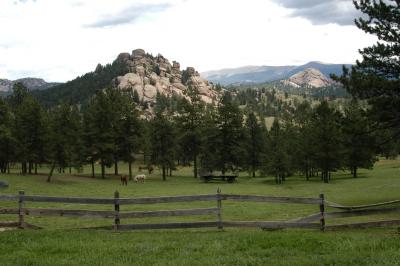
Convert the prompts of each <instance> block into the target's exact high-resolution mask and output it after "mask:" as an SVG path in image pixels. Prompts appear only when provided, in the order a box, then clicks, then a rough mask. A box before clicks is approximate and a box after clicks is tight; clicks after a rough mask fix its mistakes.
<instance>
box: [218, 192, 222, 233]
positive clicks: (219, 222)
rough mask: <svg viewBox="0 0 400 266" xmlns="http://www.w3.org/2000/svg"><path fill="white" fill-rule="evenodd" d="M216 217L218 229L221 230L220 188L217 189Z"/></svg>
mask: <svg viewBox="0 0 400 266" xmlns="http://www.w3.org/2000/svg"><path fill="white" fill-rule="evenodd" d="M217 208H218V210H217V218H218V229H220V230H222V229H223V224H222V215H221V212H222V199H221V189H220V188H218V189H217Z"/></svg>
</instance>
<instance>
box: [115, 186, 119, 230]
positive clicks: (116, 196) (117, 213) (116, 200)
mask: <svg viewBox="0 0 400 266" xmlns="http://www.w3.org/2000/svg"><path fill="white" fill-rule="evenodd" d="M114 211H115V219H114V230H115V231H117V230H118V228H119V224H120V220H119V192H118V191H115V192H114Z"/></svg>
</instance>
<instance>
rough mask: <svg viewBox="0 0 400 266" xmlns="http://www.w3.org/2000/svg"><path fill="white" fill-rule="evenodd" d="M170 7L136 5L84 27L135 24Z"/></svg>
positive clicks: (165, 4)
mask: <svg viewBox="0 0 400 266" xmlns="http://www.w3.org/2000/svg"><path fill="white" fill-rule="evenodd" d="M170 7H171V4H168V3H161V4H136V5H132V6H130V7H128V8H125V9H124V10H122V11H120V12H118V13H115V14H108V15H106V16H103V17H102V18H100V19H99V20H97V21H96V22H93V23H91V24H87V25H85V26H86V27H88V28H106V27H114V26H118V25H123V24H129V23H132V22H135V21H136V20H138V19H139V18H141V17H144V16H146V15H148V14H151V13H156V12H162V11H164V10H166V9H168V8H170Z"/></svg>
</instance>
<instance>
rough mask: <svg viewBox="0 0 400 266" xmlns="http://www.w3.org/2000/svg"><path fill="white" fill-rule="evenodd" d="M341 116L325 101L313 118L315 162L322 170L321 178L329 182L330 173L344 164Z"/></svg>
mask: <svg viewBox="0 0 400 266" xmlns="http://www.w3.org/2000/svg"><path fill="white" fill-rule="evenodd" d="M340 119H341V116H340V114H339V113H338V112H336V111H335V110H333V109H332V108H330V107H329V105H328V103H327V102H326V101H323V102H322V103H321V104H320V105H319V106H318V107H317V108H316V109H315V111H314V114H313V118H312V122H311V123H312V124H311V127H312V136H313V142H314V143H315V144H314V162H315V165H316V167H317V168H318V169H320V170H321V172H322V176H321V178H322V179H323V180H324V182H325V183H328V182H329V178H330V172H332V171H336V170H338V169H340V167H341V166H342V163H343V156H344V149H343V143H342V132H341V128H340Z"/></svg>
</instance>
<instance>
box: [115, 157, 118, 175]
mask: <svg viewBox="0 0 400 266" xmlns="http://www.w3.org/2000/svg"><path fill="white" fill-rule="evenodd" d="M114 175H118V160H117V159H115V161H114Z"/></svg>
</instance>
